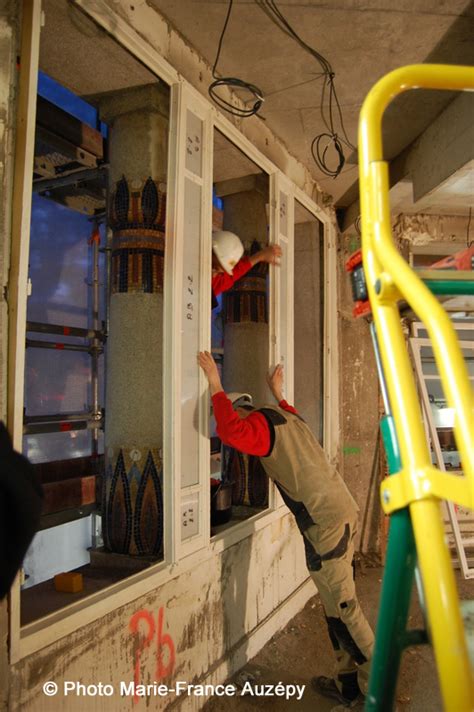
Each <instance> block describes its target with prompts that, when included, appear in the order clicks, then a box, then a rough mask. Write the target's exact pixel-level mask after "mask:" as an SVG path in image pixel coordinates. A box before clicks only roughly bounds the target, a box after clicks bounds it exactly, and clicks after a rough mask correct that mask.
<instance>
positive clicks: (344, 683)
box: [311, 672, 363, 707]
mask: <svg viewBox="0 0 474 712" xmlns="http://www.w3.org/2000/svg"><path fill="white" fill-rule="evenodd" d="M339 681H340V683H341V689H339V687H338V686H337V684H336V681H335V680H334V678H332V677H324V675H320V676H319V677H313V678H312V680H311V687H312V688H313V690H315V691H316V692H318V693H319V694H320V695H323V697H331V698H332V699H333V700H337V701H338V702H340V703H341V704H342V705H343V706H344V707H355V706H356V705H357V704H358V703H359V702H360V701H361V700H362V699H363V695H362V693H361V691H360V689H359V685H358V683H357V672H353V673H352V672H351V673H347V674H345V675H339Z"/></svg>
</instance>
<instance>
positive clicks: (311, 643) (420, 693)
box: [204, 565, 474, 712]
mask: <svg viewBox="0 0 474 712" xmlns="http://www.w3.org/2000/svg"><path fill="white" fill-rule="evenodd" d="M381 578H382V569H381V568H380V567H379V566H371V567H369V566H364V567H363V569H361V568H360V565H358V567H357V576H356V587H357V591H358V596H359V600H360V602H361V605H362V608H363V610H364V612H365V614H366V616H367V618H368V620H369V622H370V624H371V625H372V627H373V628H374V629H375V623H376V616H377V610H378V601H379V595H380V586H381ZM457 581H458V589H459V595H460V597H461V598H463V599H473V598H474V580H472V579H471V580H470V581H466V580H464V579H462V577H461V576H460V575H459V572H458V573H457ZM422 625H423V619H422V614H421V610H420V607H419V604H418V601H417V596H416V594H415V595H414V596H413V601H412V606H411V610H410V618H409V626H410V627H413V628H416V627H422ZM333 660H334V658H333V653H332V648H331V644H330V641H329V637H328V634H327V629H326V624H325V621H324V617H323V612H322V607H321V604H320V602H319V597H318V596H317V595H315V596H314V597H313V598H311V599H310V601H308V603H307V604H306V606H305V608H304V609H303V610H302V611H301V612H300V613H299V614H298V615H297V616H295V618H293V620H292V621H290V623H289V624H288V625H287V626H286V628H284V629H283V630H282V631H280V632H279V633H277V634H276V635H275V636H274V637H273V638H272V639H271V640H270V641H269V642H268V643H267V645H266V646H265V647H264V648H263V649H262V650H261V651H260V652H259V653H258V655H256V656H255V657H254V658H253V659H252V660H251V661H250V662H249V663H248V664H247V665H246V666H245V668H243V670H241V671H240V672H239V673H238V674H237V675H236V676H235V677H233V678H232V682H237V684H238V681H239V677H240V676H241V675H242V674H244V675H245V674H247V673H249V674H250V675H252V676H253V677H254V678H255V679H256V682H257V684H259V685H260V684H271V683H273V684H277V683H278V682H282V683H283V684H284V685H286V684H293V685H296V684H297V685H306V687H305V691H304V694H303V697H302V698H301V699H300V700H299V701H297V700H296V699H293V700H286V699H284V698H280V697H267V698H265V697H251V696H250V695H248V696H247V695H246V696H243V697H242V696H236V697H226V698H220V699H219V698H213V699H211V700H210V701H209V702H208V703H207V705H206V706H205V707H204V711H205V712H221V711H222V712H223V711H224V710H225V712H234V711H236V712H255V710H257V709H263V710H265V709H266V710H271V712H291V711H292V710H295V712H296V711H297V712H329V711H330V710H340V709H342V708H341V707H340V706H338V705H337V702H336V701H335V700H333V701H331V700H328V699H325V698H323V697H321V696H319V695H318V694H317V693H316V692H313V691H312V689H311V685H310V680H311V677H313V676H314V675H327V676H331V675H332V672H333V668H332V664H333ZM240 680H242V678H241V677H240ZM358 709H360V710H362V705H359V707H357V708H356V710H358ZM442 710H443V707H442V704H441V698H440V693H439V686H438V681H437V675H436V669H435V665H434V658H433V652H432V649H431V647H429V646H422V647H416V648H411V649H409V650H408V651H407V652H406V653H405V654H404V656H403V659H402V666H401V674H400V677H399V683H398V688H397V702H396V712H438V711H439V712H442Z"/></svg>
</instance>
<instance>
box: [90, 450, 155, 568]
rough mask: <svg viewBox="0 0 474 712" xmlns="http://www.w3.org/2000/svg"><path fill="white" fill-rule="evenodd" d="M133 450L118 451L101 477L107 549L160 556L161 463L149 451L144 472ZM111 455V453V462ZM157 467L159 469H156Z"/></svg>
mask: <svg viewBox="0 0 474 712" xmlns="http://www.w3.org/2000/svg"><path fill="white" fill-rule="evenodd" d="M134 453H135V450H131V451H130V452H128V451H126V450H120V451H119V453H118V456H117V459H116V462H115V466H114V467H113V466H112V464H108V466H107V468H106V476H105V477H104V500H103V502H104V504H103V532H104V543H105V546H106V548H108V549H110V550H111V551H113V552H115V553H119V554H130V555H132V556H133V555H141V556H157V557H162V556H163V487H162V471H161V462H160V459H159V457H158V455H157V451H156V450H155V449H153V450H148V453H147V456H146V461H145V464H144V467H143V470H141V469H140V467H139V466H138V465H137V461H136V459H134V457H133V456H134ZM113 456H114V454H113V453H112V455H111V459H112V458H113ZM157 465H159V467H158V466H157Z"/></svg>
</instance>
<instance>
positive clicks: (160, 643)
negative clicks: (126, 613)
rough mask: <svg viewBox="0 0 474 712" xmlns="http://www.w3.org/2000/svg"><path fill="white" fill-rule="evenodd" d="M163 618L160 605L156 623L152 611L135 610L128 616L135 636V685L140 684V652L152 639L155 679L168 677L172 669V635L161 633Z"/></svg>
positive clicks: (149, 644)
mask: <svg viewBox="0 0 474 712" xmlns="http://www.w3.org/2000/svg"><path fill="white" fill-rule="evenodd" d="M164 618H165V613H164V609H163V607H161V608H160V609H159V611H158V615H157V619H156V624H155V618H154V616H153V613H151V612H150V611H146V610H141V611H137V612H136V613H134V614H133V616H132V617H131V618H130V623H129V626H128V627H129V630H130V632H131V633H132V635H134V636H136V639H135V645H134V650H135V656H134V670H133V679H134V682H135V685H139V684H140V677H141V675H140V672H141V657H142V653H143V652H144V651H145V649H146V648H149V647H150V646H151V645H152V643H153V640H154V639H155V640H156V651H155V655H156V671H155V675H156V681H158V680H162V679H163V678H165V677H168V676H169V675H171V673H172V672H173V670H174V664H175V649H174V643H173V639H172V637H171V636H170V635H169V634H168V633H163V624H164ZM155 635H156V638H155ZM136 701H137V700H136Z"/></svg>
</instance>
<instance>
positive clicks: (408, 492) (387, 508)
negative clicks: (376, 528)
mask: <svg viewBox="0 0 474 712" xmlns="http://www.w3.org/2000/svg"><path fill="white" fill-rule="evenodd" d="M380 497H381V501H382V508H383V510H384V512H385V514H391V513H392V512H395V511H396V510H397V509H402V508H403V507H407V506H408V505H409V504H412V503H413V502H419V501H421V500H424V499H428V498H433V497H435V498H437V499H446V500H450V501H452V502H455V503H456V504H459V505H461V506H463V507H468V508H469V509H472V508H473V507H474V493H473V489H472V487H471V483H470V479H469V478H464V477H458V476H457V475H449V474H447V473H446V472H441V471H440V470H438V469H437V468H436V467H431V466H428V467H421V468H419V469H413V470H400V472H397V473H396V474H394V475H390V477H387V478H386V479H385V480H384V481H383V482H382V484H381V485H380Z"/></svg>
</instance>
